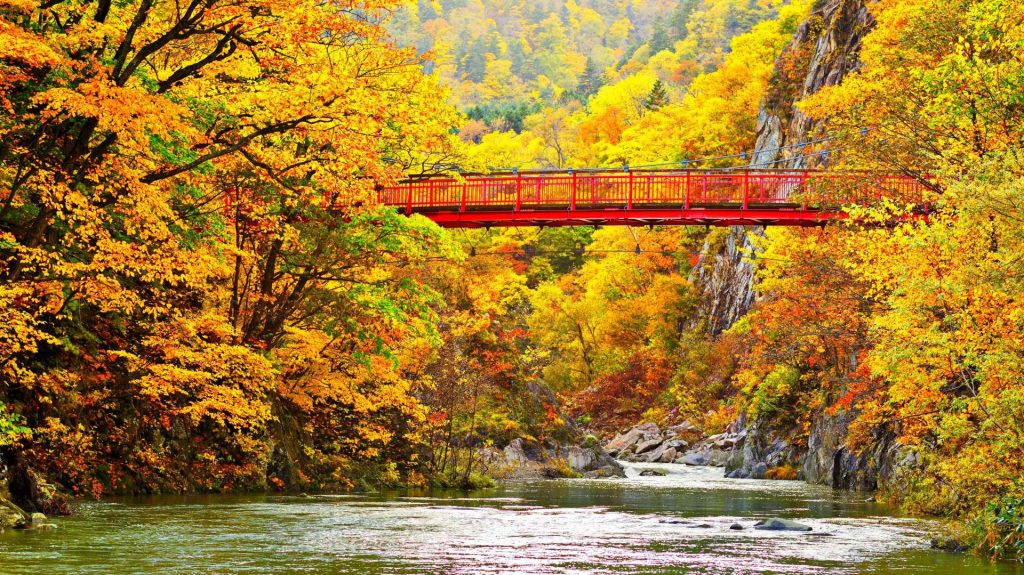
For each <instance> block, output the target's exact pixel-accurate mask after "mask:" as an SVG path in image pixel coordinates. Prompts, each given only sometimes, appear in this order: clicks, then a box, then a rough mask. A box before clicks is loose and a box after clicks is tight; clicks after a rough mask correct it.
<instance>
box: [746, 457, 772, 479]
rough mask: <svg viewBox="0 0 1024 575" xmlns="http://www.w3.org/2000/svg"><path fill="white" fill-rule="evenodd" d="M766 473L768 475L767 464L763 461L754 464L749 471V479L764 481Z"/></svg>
mask: <svg viewBox="0 0 1024 575" xmlns="http://www.w3.org/2000/svg"><path fill="white" fill-rule="evenodd" d="M766 473H768V464H766V463H764V462H763V461H762V462H760V463H755V464H754V467H752V468H751V469H750V478H751V479H764V476H765V474H766Z"/></svg>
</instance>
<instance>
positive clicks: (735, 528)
mask: <svg viewBox="0 0 1024 575" xmlns="http://www.w3.org/2000/svg"><path fill="white" fill-rule="evenodd" d="M729 529H732V530H733V531H743V526H742V525H740V524H739V523H733V524H732V525H730V526H729Z"/></svg>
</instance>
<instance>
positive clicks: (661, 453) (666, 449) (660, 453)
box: [640, 441, 678, 463]
mask: <svg viewBox="0 0 1024 575" xmlns="http://www.w3.org/2000/svg"><path fill="white" fill-rule="evenodd" d="M676 453H678V452H677V451H676V448H675V447H674V446H672V445H669V441H666V442H665V443H662V444H661V445H659V446H658V447H656V448H655V449H654V450H653V451H649V452H647V454H646V455H645V456H644V457H641V458H640V459H641V460H642V461H646V462H648V463H658V462H660V463H672V461H673V460H674V459H675V458H676ZM666 454H671V455H666Z"/></svg>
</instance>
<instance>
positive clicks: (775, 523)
mask: <svg viewBox="0 0 1024 575" xmlns="http://www.w3.org/2000/svg"><path fill="white" fill-rule="evenodd" d="M754 529H761V530H764V531H810V530H811V529H812V528H811V526H810V525H804V524H803V523H797V522H796V521H789V520H788V519H779V518H778V517H772V518H771V519H764V520H762V521H758V522H757V523H755V524H754Z"/></svg>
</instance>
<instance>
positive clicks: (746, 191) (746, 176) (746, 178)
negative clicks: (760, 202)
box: [743, 170, 750, 210]
mask: <svg viewBox="0 0 1024 575" xmlns="http://www.w3.org/2000/svg"><path fill="white" fill-rule="evenodd" d="M748 197H750V170H743V209H744V210H745V209H747V198H748Z"/></svg>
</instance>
